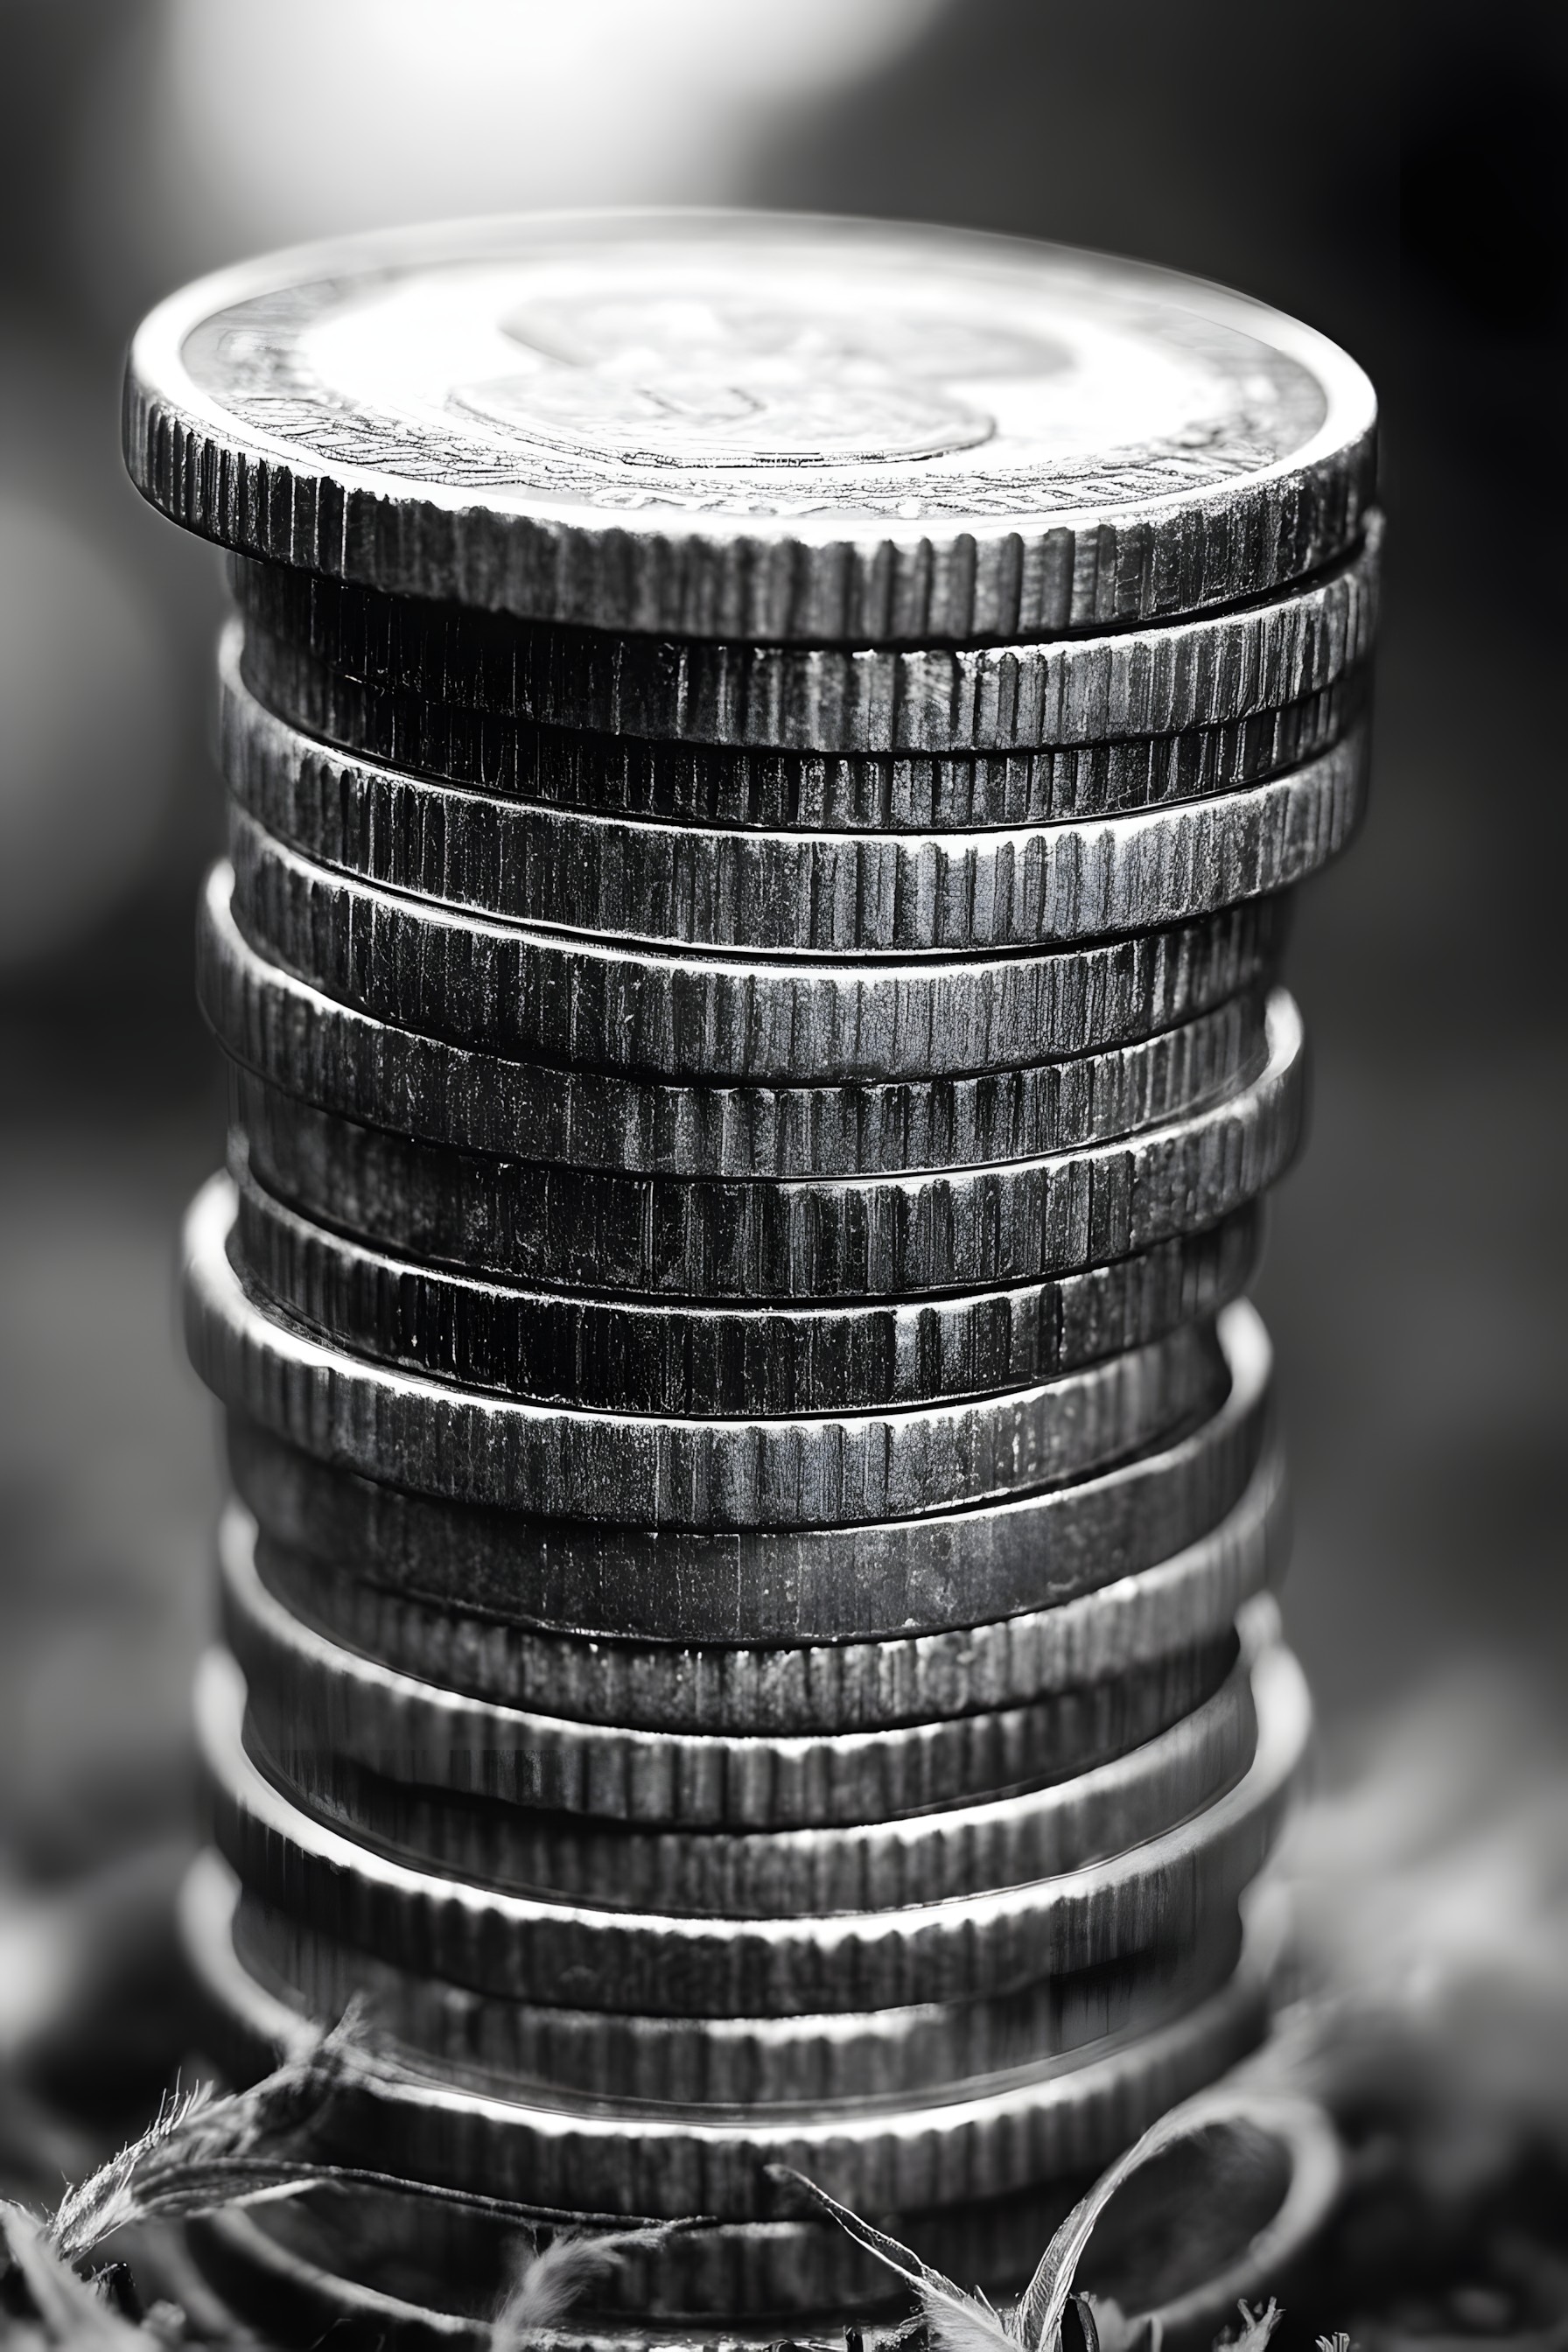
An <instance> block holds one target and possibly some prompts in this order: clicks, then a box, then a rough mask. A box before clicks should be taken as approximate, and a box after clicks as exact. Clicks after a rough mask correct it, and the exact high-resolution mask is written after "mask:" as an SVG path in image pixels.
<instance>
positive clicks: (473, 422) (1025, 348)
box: [125, 213, 1375, 643]
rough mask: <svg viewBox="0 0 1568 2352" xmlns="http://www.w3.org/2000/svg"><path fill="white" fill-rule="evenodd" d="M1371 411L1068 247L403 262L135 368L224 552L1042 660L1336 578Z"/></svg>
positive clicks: (547, 612)
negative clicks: (1089, 630) (1164, 620)
mask: <svg viewBox="0 0 1568 2352" xmlns="http://www.w3.org/2000/svg"><path fill="white" fill-rule="evenodd" d="M1374 425H1375V408H1374V403H1373V394H1372V388H1371V386H1370V385H1369V383H1367V380H1366V378H1365V376H1364V375H1363V373H1362V372H1361V370H1360V369H1359V368H1357V367H1356V366H1355V365H1354V363H1353V362H1352V361H1350V360H1349V359H1347V358H1346V357H1345V355H1344V353H1343V352H1340V351H1338V350H1337V349H1336V348H1335V347H1334V346H1333V345H1332V344H1331V343H1330V342H1328V341H1326V340H1325V339H1324V338H1323V337H1322V336H1321V335H1318V334H1315V333H1313V332H1312V331H1310V329H1308V328H1306V327H1303V326H1301V325H1300V324H1299V323H1298V322H1297V321H1295V320H1289V319H1286V318H1283V317H1281V316H1280V315H1279V313H1278V312H1276V311H1272V310H1267V309H1265V308H1263V307H1262V306H1261V305H1259V304H1258V303H1254V302H1250V301H1247V299H1245V298H1243V297H1241V296H1239V295H1236V294H1231V293H1227V292H1226V291H1224V290H1222V289H1218V288H1215V287H1213V286H1210V285H1205V284H1202V283H1200V282H1198V281H1196V280H1194V279H1191V278H1179V277H1176V276H1174V275H1173V274H1172V273H1170V272H1167V271H1162V270H1156V269H1152V268H1147V267H1143V266H1140V265H1137V264H1133V263H1129V262H1121V261H1113V260H1110V259H1109V258H1107V257H1104V256H1101V255H1086V254H1080V253H1075V252H1073V251H1071V250H1070V249H1068V248H1065V247H1049V246H1038V245H1027V244H1024V243H1021V242H1017V241H1015V240H1010V239H1003V238H995V237H983V236H973V235H966V234H964V233H963V232H955V231H951V230H933V229H930V228H911V227H903V226H889V225H879V224H874V223H868V222H865V221H837V220H823V219H812V220H802V219H792V218H790V217H789V216H787V215H757V214H737V213H729V214H721V213H706V214H692V213H681V214H668V213H667V214H658V213H637V214H625V213H623V214H613V213H595V214H586V215H535V216H533V217H528V216H523V217H521V218H516V219H511V220H504V219H502V220H491V221H484V222H468V223H462V224H449V225H447V226H437V227H430V228H426V229H400V230H396V231H393V232H390V233H386V234H383V235H380V236H360V237H354V238H351V239H347V240H342V241H340V242H338V243H335V244H325V245H321V246H317V247H310V248H305V249H303V250H296V251H295V252H293V253H290V254H286V255H280V256H277V257H273V258H271V259H268V260H263V261H258V262H253V263H250V264H247V265H246V266H244V267H242V268H237V269H230V270H226V271H224V272H222V273H220V274H219V275H217V276H216V277H213V278H205V279H203V280H201V281H200V282H199V283H197V284H196V285H195V286H191V287H187V288H186V289H184V290H183V291H182V292H181V293H179V294H176V295H174V296H172V297H170V298H169V299H167V300H166V301H164V302H163V303H162V304H160V306H159V307H158V308H157V309H156V310H154V311H153V313H152V315H151V316H150V317H149V318H148V319H147V320H145V322H144V323H143V325H142V328H141V330H140V331H139V332H138V334H137V337H136V340H135V342H134V344H133V346H132V354H131V361H130V366H129V370H128V374H127V383H126V394H125V449H126V457H127V462H128V464H129V466H130V469H131V473H132V479H133V480H134V481H135V482H136V484H137V486H138V488H140V489H141V490H142V493H143V495H144V496H145V497H147V498H148V499H151V500H152V502H153V504H154V505H155V506H158V507H160V508H162V509H163V511H164V512H165V513H166V514H169V515H171V516H172V517H173V518H174V520H176V521H177V522H180V523H183V524H184V526H185V527H186V528H187V529H189V530H196V531H200V532H203V533H205V535H206V536H208V537H210V538H213V539H216V540H219V541H223V542H224V543H226V544H227V545H228V546H231V547H235V548H238V549H241V550H243V551H247V552H248V553H250V554H253V555H258V556H261V557H270V558H274V559H277V560H279V562H286V563H289V564H296V565H303V566H305V567H307V568H308V569H310V570H313V571H316V572H328V573H337V574H340V575H342V577H345V578H348V579H353V580H359V581H363V582H367V583H371V584H372V585H374V586H375V587H377V588H380V589H384V590H391V591H393V592H395V593H398V594H401V595H408V594H423V595H433V596H449V597H457V598H459V599H461V600H462V601H463V602H464V603H466V604H477V605H483V606H489V607H491V608H494V609H496V610H498V611H501V612H506V613H511V614H521V615H524V616H528V617H532V618H542V619H548V620H559V621H567V622H578V623H585V624H587V625H591V626H595V627H602V628H619V629H634V630H651V631H658V630H668V631H672V632H674V633H676V634H679V635H692V634H698V635H710V636H711V635H720V636H730V637H742V638H758V639H763V640H772V639H783V640H791V639H794V640H802V641H805V642H819V643H829V642H847V643H855V642H858V641H865V642H868V643H871V642H882V643H899V642H904V643H921V642H925V641H930V640H942V639H948V640H964V639H973V638H974V637H977V636H978V637H989V636H998V635H1004V636H1005V635H1013V634H1021V635H1039V634H1042V633H1047V632H1050V631H1053V630H1060V629H1073V628H1083V627H1086V626H1089V625H1093V624H1095V623H1108V622H1110V623H1115V622H1127V621H1133V620H1138V619H1142V618H1144V617H1146V616H1148V615H1150V614H1160V613H1173V612H1174V613H1182V612H1190V611H1193V610H1194V609H1197V608H1199V607H1202V606H1206V605H1210V604H1216V603H1226V602H1228V601H1231V600H1234V599H1235V598H1237V597H1241V596H1255V595H1258V594H1260V593H1264V592H1267V591H1268V590H1271V589H1274V588H1276V587H1278V586H1279V585H1280V584H1281V583H1285V582H1289V581H1291V580H1296V579H1300V578H1301V577H1303V576H1304V575H1306V574H1307V573H1310V572H1314V571H1316V570H1318V569H1319V568H1320V567H1321V566H1322V565H1323V564H1324V563H1325V562H1329V561H1331V559H1332V558H1333V557H1334V556H1335V555H1336V554H1337V553H1338V552H1339V551H1341V550H1342V548H1344V547H1346V546H1348V545H1350V544H1351V543H1352V541H1353V540H1354V538H1355V536H1356V534H1357V532H1358V531H1359V530H1361V528H1362V527H1363V520H1364V516H1365V513H1366V509H1367V506H1368V502H1369V500H1370V499H1371V496H1372V492H1373V465H1374V446H1373V434H1374Z"/></svg>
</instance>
